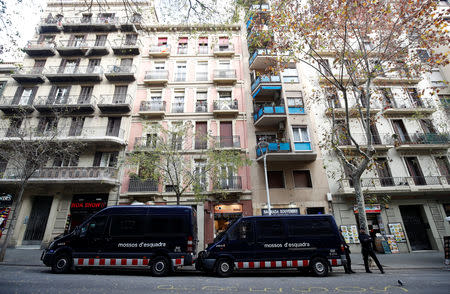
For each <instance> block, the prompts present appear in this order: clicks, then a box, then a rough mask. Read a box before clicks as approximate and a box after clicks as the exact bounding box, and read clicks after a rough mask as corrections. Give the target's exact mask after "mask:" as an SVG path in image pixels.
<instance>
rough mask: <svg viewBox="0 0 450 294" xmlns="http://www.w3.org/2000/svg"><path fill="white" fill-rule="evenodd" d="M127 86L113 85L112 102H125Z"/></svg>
mask: <svg viewBox="0 0 450 294" xmlns="http://www.w3.org/2000/svg"><path fill="white" fill-rule="evenodd" d="M127 91H128V86H115V88H114V97H113V101H112V103H125V102H126V100H127Z"/></svg>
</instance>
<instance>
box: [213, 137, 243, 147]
mask: <svg viewBox="0 0 450 294" xmlns="http://www.w3.org/2000/svg"><path fill="white" fill-rule="evenodd" d="M212 143H213V145H214V148H216V149H240V148H241V137H240V136H213V137H212Z"/></svg>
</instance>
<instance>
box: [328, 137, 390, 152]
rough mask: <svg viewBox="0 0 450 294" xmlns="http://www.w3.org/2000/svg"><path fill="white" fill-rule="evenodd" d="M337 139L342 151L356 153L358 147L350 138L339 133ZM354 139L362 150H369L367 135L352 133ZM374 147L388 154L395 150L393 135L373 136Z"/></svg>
mask: <svg viewBox="0 0 450 294" xmlns="http://www.w3.org/2000/svg"><path fill="white" fill-rule="evenodd" d="M337 137H338V138H337V140H338V142H337V143H338V146H339V148H340V149H341V150H348V151H356V146H355V144H354V143H353V142H352V141H351V139H350V137H347V136H346V135H345V134H339V133H338V134H337ZM352 137H353V139H354V140H355V141H356V143H358V145H359V146H360V148H361V149H363V150H365V149H367V137H366V134H364V133H352ZM372 146H373V148H374V149H375V150H376V151H377V152H387V151H388V150H389V149H391V148H394V139H393V138H392V134H373V135H372Z"/></svg>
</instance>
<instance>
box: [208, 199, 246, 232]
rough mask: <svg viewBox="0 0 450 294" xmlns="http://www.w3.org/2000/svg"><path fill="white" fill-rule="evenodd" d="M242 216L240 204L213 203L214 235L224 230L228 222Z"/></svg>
mask: <svg viewBox="0 0 450 294" xmlns="http://www.w3.org/2000/svg"><path fill="white" fill-rule="evenodd" d="M240 217H242V204H218V205H214V237H216V236H217V235H218V234H220V233H221V232H223V231H225V230H226V229H227V227H228V225H229V224H230V223H232V222H233V221H235V220H236V219H238V218H240Z"/></svg>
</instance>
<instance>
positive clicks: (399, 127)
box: [392, 119, 411, 143]
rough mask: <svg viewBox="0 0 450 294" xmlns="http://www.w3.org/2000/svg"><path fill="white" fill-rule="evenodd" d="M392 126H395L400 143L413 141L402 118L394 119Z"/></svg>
mask: <svg viewBox="0 0 450 294" xmlns="http://www.w3.org/2000/svg"><path fill="white" fill-rule="evenodd" d="M392 127H393V128H394V133H395V137H396V139H397V140H399V141H400V143H408V142H411V139H410V138H409V135H408V132H407V131H406V128H405V124H404V123H403V121H402V120H401V119H394V120H392Z"/></svg>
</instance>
